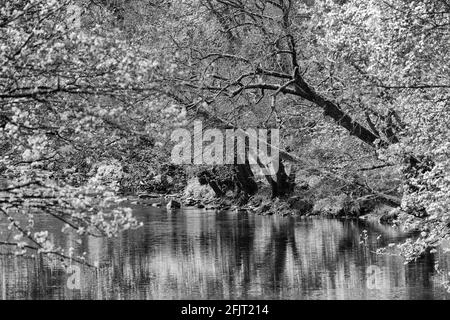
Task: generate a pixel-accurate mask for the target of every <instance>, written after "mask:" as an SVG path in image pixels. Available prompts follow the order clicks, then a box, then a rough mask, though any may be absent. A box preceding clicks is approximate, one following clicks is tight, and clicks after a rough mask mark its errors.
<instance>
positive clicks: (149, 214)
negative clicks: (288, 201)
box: [0, 207, 450, 299]
mask: <svg viewBox="0 0 450 320" xmlns="http://www.w3.org/2000/svg"><path fill="white" fill-rule="evenodd" d="M135 209H136V210H135V211H136V214H137V215H138V217H139V218H140V220H141V221H143V222H144V227H143V228H141V229H139V230H135V231H132V232H127V233H124V234H123V235H122V236H121V237H120V238H118V239H114V240H106V239H99V238H88V239H85V241H83V242H82V243H81V244H77V243H76V242H75V241H74V238H73V237H70V236H67V235H62V234H61V233H59V230H60V227H61V226H57V225H56V226H53V229H54V230H53V231H54V232H56V233H58V234H59V236H58V238H57V239H56V240H57V242H59V244H60V245H61V246H64V247H66V248H68V247H70V246H76V247H77V249H78V250H79V251H80V252H86V256H87V259H88V260H89V261H90V262H97V263H98V264H99V268H98V269H97V270H96V269H92V268H88V267H82V268H81V288H80V290H72V289H69V287H68V286H67V281H68V277H69V276H70V275H68V274H67V273H66V272H65V271H64V270H63V269H62V268H61V267H60V265H59V264H57V263H51V262H49V261H47V259H42V258H27V259H25V258H17V257H13V256H9V255H2V256H0V270H1V277H0V293H1V298H2V299H80V298H83V299H241V298H242V299H443V298H448V297H449V296H448V295H447V294H446V293H445V289H444V288H443V287H442V286H441V285H440V282H441V280H442V279H441V278H440V277H439V276H438V275H436V274H435V272H434V271H433V268H434V263H435V261H434V259H433V257H432V256H428V257H425V258H424V259H421V260H420V261H418V262H416V263H413V264H410V265H407V266H404V264H403V260H402V259H401V258H400V257H396V256H377V255H375V254H374V253H373V251H374V250H375V249H376V248H377V247H379V246H381V245H386V244H388V243H390V242H395V241H400V240H401V239H402V238H404V235H401V234H399V233H397V232H395V231H393V230H392V229H391V228H387V227H383V226H380V225H370V224H366V223H363V222H355V221H348V220H328V219H301V218H283V217H278V216H272V217H260V216H256V215H253V214H245V213H239V214H236V213H233V212H225V213H220V214H216V213H214V212H207V211H204V210H194V209H192V210H189V209H188V210H185V211H184V212H181V211H177V212H173V213H167V212H166V211H165V210H164V209H158V208H142V207H136V208H135ZM40 223H41V224H42V226H44V225H46V224H47V221H45V220H43V221H40ZM363 230H367V231H368V233H367V239H366V241H365V245H362V244H361V243H360V240H361V239H360V234H362V233H363ZM379 235H381V238H379V237H378V236H379ZM439 259H440V260H442V261H441V265H442V266H444V267H448V266H449V265H450V260H449V259H448V258H447V257H446V256H444V255H441V256H440V258H439ZM369 266H375V268H376V270H377V273H376V277H375V275H374V276H373V277H372V275H368V273H367V270H368V267H369Z"/></svg>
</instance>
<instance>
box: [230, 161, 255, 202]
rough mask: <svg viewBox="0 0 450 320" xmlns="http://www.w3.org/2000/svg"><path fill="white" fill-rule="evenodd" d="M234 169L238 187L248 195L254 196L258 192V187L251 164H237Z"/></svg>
mask: <svg viewBox="0 0 450 320" xmlns="http://www.w3.org/2000/svg"><path fill="white" fill-rule="evenodd" d="M234 169H235V177H236V184H237V186H238V187H239V188H240V189H241V190H242V191H243V192H245V193H246V194H248V195H250V196H251V195H254V194H255V193H256V192H257V191H258V185H257V184H256V182H255V180H254V179H253V172H252V170H251V169H250V165H249V163H248V162H247V163H246V164H237V165H235V167H234Z"/></svg>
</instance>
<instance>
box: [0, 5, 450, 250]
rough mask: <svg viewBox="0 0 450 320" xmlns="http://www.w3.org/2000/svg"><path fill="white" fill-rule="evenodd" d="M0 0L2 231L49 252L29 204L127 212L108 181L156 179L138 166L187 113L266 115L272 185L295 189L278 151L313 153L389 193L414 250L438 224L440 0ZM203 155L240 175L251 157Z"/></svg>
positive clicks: (444, 174) (310, 161) (442, 72)
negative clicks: (226, 159)
mask: <svg viewBox="0 0 450 320" xmlns="http://www.w3.org/2000/svg"><path fill="white" fill-rule="evenodd" d="M73 6H76V8H78V9H79V13H80V14H79V15H78V16H75V19H80V20H79V22H80V23H79V25H78V24H77V23H74V21H73V20H70V19H68V16H70V15H68V9H69V8H73ZM0 11H1V18H0V40H1V41H0V43H1V44H0V61H1V65H0V68H1V69H0V74H1V76H0V107H1V109H0V145H1V150H0V175H1V176H0V179H1V180H0V212H1V213H2V214H3V215H4V217H5V218H7V219H8V220H9V221H10V223H11V228H13V229H14V230H15V231H14V232H15V233H16V234H15V239H16V238H17V240H15V241H12V240H8V241H6V240H5V241H4V243H5V244H10V245H14V244H16V245H17V246H19V248H20V249H21V250H22V249H26V248H28V247H30V248H31V247H33V248H35V249H39V250H44V251H47V252H58V254H64V253H62V252H61V251H58V250H57V249H58V248H54V247H53V246H52V245H51V244H46V241H47V238H46V237H44V236H43V233H40V232H41V231H39V232H38V231H36V232H35V230H33V215H34V214H36V213H46V214H48V215H51V216H53V217H55V218H56V219H58V220H63V221H64V222H65V223H67V225H68V226H69V227H72V228H73V229H75V230H76V231H78V233H79V234H83V233H85V232H88V233H90V234H94V235H114V234H116V233H117V232H118V231H119V230H122V229H127V228H134V227H137V226H138V222H137V221H135V220H134V219H133V218H132V216H131V215H130V212H129V210H127V209H117V208H116V207H111V204H112V203H114V202H115V201H117V200H119V199H118V196H117V195H118V193H117V192H118V191H120V190H122V191H123V190H124V189H127V190H128V191H130V190H132V191H134V192H135V191H137V190H141V189H142V188H144V189H146V188H147V189H149V188H153V189H155V190H156V189H158V188H157V187H154V186H151V185H152V184H151V183H149V180H152V179H153V178H154V177H155V176H157V175H158V173H160V172H159V171H161V170H165V169H164V168H168V167H167V165H168V163H169V158H170V150H171V147H172V144H171V143H172V142H171V141H170V133H171V132H172V130H173V129H174V128H178V127H186V126H187V127H190V126H191V123H192V121H193V120H203V122H204V124H205V127H208V126H209V127H214V128H248V127H260V128H277V129H279V130H280V132H281V135H280V137H281V141H280V143H281V146H280V148H281V153H280V155H281V162H280V168H281V169H282V170H281V171H280V173H279V175H277V176H268V177H267V181H268V182H269V184H270V186H272V191H273V193H272V194H273V195H274V196H284V195H286V194H289V193H290V192H292V191H293V190H294V189H293V187H292V181H291V180H290V178H289V174H288V172H287V171H288V170H285V169H287V167H288V166H289V167H290V166H292V167H293V168H295V170H299V171H308V170H315V171H318V172H319V173H320V175H322V176H325V177H327V178H332V179H339V181H343V183H344V184H345V185H346V186H351V187H352V188H351V191H349V193H351V194H355V195H358V196H364V197H367V196H368V195H369V196H370V195H371V196H373V197H375V198H379V199H381V200H382V201H387V202H389V203H390V205H393V204H394V205H397V206H398V211H401V212H404V213H405V214H406V215H407V217H408V218H407V219H406V220H399V223H401V224H402V225H404V226H408V225H409V221H410V220H411V219H413V218H412V217H420V218H421V228H422V229H423V234H422V237H421V238H420V239H419V240H418V241H417V243H416V244H417V245H418V246H420V248H423V250H425V248H427V247H428V246H429V245H436V244H437V243H438V242H439V240H440V239H442V238H445V237H446V236H447V232H448V230H447V224H448V223H449V222H450V221H449V214H450V202H449V200H448V199H449V198H450V175H449V172H450V160H449V159H450V141H449V140H450V139H449V137H450V118H449V114H450V112H449V111H450V106H449V98H450V79H449V77H450V76H449V75H450V66H449V64H448V61H449V58H450V48H449V45H448V44H449V43H450V2H448V1H447V0H439V1H435V0H434V1H432V0H408V1H407V0H386V1H372V0H369V1H363V2H361V1H356V0H347V1H333V0H273V1H263V0H252V1H243V0H190V1H182V0H178V1H177V0H145V1H137V0H134V1H109V0H98V1H94V0H92V1H89V0H79V1H77V0H67V1H53V0H33V1H3V2H2V4H1V8H0ZM71 17H73V16H71ZM172 169H173V168H172ZM172 169H170V170H172ZM177 170H178V169H177ZM201 170H204V168H201ZM211 170H212V171H210V172H222V173H223V175H224V177H226V179H228V180H230V181H235V182H236V183H239V185H240V191H243V192H247V193H250V194H251V193H254V190H255V184H254V183H253V181H254V177H253V175H252V174H251V171H249V167H248V165H240V166H239V165H238V166H236V167H232V168H229V167H225V168H214V169H211ZM214 170H215V171H214ZM217 170H219V171H217ZM172 171H176V170H174V169H173V170H172ZM202 172H203V171H201V172H200V175H202V176H205V177H210V176H211V174H209V175H208V174H204V173H202ZM178 174H179V173H178ZM230 174H231V176H233V175H234V177H231V176H230ZM171 179H172V178H171ZM226 179H225V180H226ZM207 180H208V179H207ZM209 180H211V179H209ZM213 180H214V179H213ZM215 180H217V179H215ZM215 180H214V181H215ZM216 187H218V186H217V185H216ZM228 187H229V186H228ZM247 187H248V188H247ZM250 190H252V191H251V192H250ZM274 190H275V191H274ZM217 193H218V194H220V193H221V190H220V189H218V190H217ZM99 195H100V196H99ZM410 218H411V219H410ZM27 221H28V222H27ZM23 237H24V239H25V240H22V238H23ZM408 250H409V252H414V253H417V250H416V251H415V250H410V249H408ZM419 252H422V251H421V250H419Z"/></svg>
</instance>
